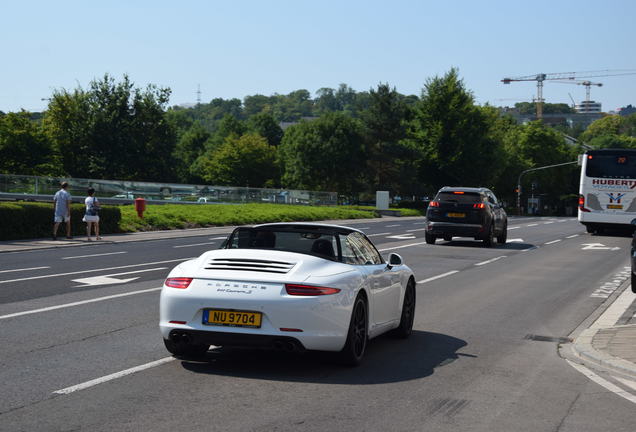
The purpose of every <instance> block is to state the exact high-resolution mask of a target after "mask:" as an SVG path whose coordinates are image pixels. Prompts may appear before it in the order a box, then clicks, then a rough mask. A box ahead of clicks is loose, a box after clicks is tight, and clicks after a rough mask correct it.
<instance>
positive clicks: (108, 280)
mask: <svg viewBox="0 0 636 432" xmlns="http://www.w3.org/2000/svg"><path fill="white" fill-rule="evenodd" d="M165 269H167V267H157V268H152V269H146V270H136V271H131V272H125V273H115V274H110V275H103V276H92V277H87V278H82V279H72V281H73V282H77V283H80V284H83V285H77V286H75V287H74V288H82V287H87V286H96V285H112V284H122V283H127V282H132V281H134V280H135V279H139V276H137V277H134V278H128V279H117V278H114V277H113V276H122V275H127V274H133V273H144V272H149V271H156V270H165Z"/></svg>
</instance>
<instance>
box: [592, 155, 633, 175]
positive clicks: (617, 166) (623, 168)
mask: <svg viewBox="0 0 636 432" xmlns="http://www.w3.org/2000/svg"><path fill="white" fill-rule="evenodd" d="M586 166H587V168H586V170H585V175H586V176H588V177H599V178H620V179H633V178H636V152H612V153H603V154H599V153H596V154H589V155H587V165H586Z"/></svg>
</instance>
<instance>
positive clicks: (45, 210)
mask: <svg viewBox="0 0 636 432" xmlns="http://www.w3.org/2000/svg"><path fill="white" fill-rule="evenodd" d="M85 209H86V207H85V206H84V205H83V204H73V205H72V206H71V232H72V234H73V235H74V236H82V235H84V236H85V235H86V223H85V222H82V217H83V216H84V212H85ZM99 217H100V222H99V231H100V234H109V233H116V232H120V229H119V222H120V220H121V212H120V210H119V207H117V206H102V209H101V211H100V212H99ZM0 221H1V223H0V240H18V239H33V238H42V237H51V236H52V234H53V203H50V204H45V203H31V202H22V201H16V202H2V203H0ZM57 234H58V236H61V237H64V236H65V235H66V224H64V223H62V224H60V227H59V229H58V232H57Z"/></svg>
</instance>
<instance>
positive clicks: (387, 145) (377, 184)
mask: <svg viewBox="0 0 636 432" xmlns="http://www.w3.org/2000/svg"><path fill="white" fill-rule="evenodd" d="M369 93H370V95H371V101H370V104H369V108H367V109H366V110H365V111H363V112H362V113H361V118H362V121H363V123H364V126H365V132H366V138H367V140H368V150H369V154H368V170H367V172H368V173H369V180H370V182H369V186H370V190H369V192H372V191H374V190H391V191H392V192H393V193H394V194H400V195H401V194H407V195H411V194H415V193H416V190H417V189H418V188H417V186H416V184H415V183H416V182H414V180H415V179H414V175H413V174H415V172H416V171H417V169H416V163H417V160H418V159H419V154H418V152H417V149H416V148H415V147H414V146H412V145H410V144H409V143H408V142H406V141H404V139H405V138H406V137H407V125H408V122H409V121H410V120H411V117H412V110H411V109H410V108H409V107H408V106H407V105H406V103H405V101H404V97H403V96H402V95H401V94H399V93H398V92H397V91H396V89H395V88H390V87H389V85H388V84H380V85H378V87H377V89H376V90H374V89H371V90H370V92H369ZM409 173H410V175H409Z"/></svg>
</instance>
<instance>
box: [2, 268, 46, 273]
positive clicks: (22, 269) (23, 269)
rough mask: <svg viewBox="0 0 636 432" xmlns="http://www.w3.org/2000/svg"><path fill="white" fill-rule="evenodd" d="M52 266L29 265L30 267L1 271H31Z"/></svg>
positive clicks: (3, 271)
mask: <svg viewBox="0 0 636 432" xmlns="http://www.w3.org/2000/svg"><path fill="white" fill-rule="evenodd" d="M47 268H51V267H49V266H44V267H29V268H21V269H13V270H0V273H11V272H19V271H29V270H41V269H47Z"/></svg>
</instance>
